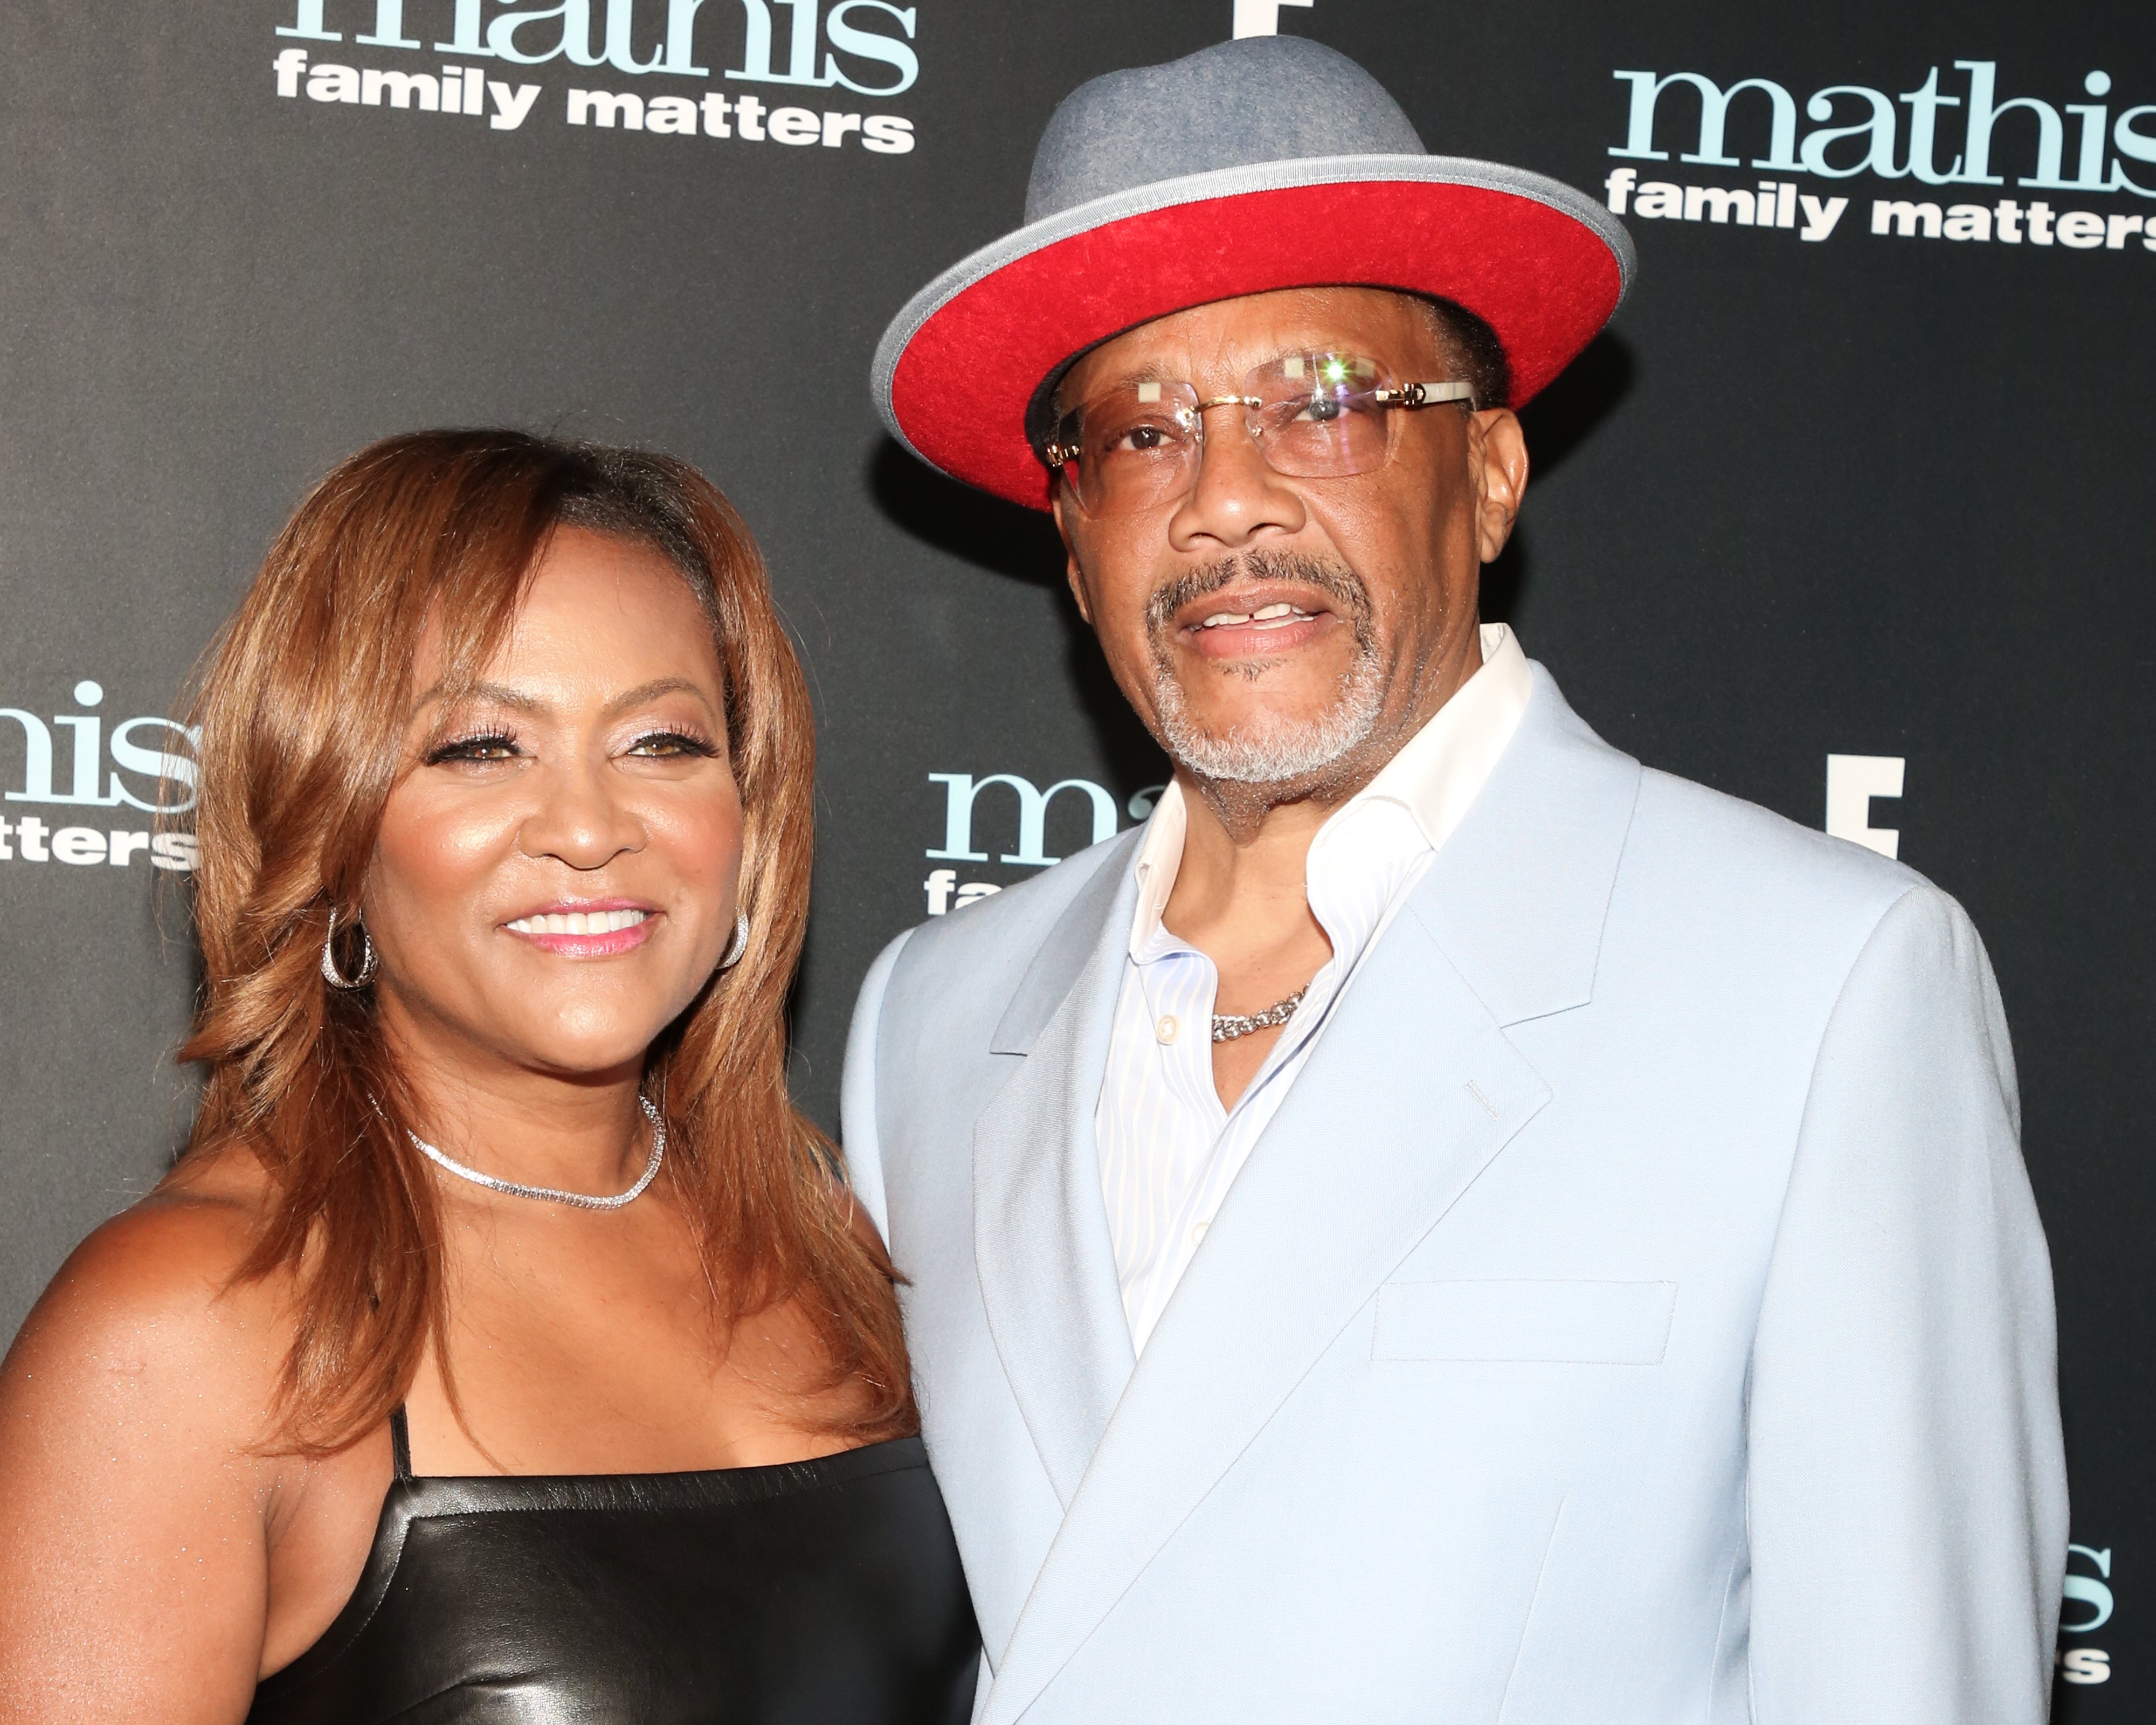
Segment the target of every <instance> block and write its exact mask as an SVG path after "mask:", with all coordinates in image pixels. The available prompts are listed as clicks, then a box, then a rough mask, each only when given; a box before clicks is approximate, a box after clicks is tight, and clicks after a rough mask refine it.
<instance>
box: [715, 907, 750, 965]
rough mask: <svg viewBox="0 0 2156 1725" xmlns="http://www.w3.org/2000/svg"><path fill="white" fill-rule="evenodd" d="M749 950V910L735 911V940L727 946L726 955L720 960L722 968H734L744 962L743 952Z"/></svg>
mask: <svg viewBox="0 0 2156 1725" xmlns="http://www.w3.org/2000/svg"><path fill="white" fill-rule="evenodd" d="M747 951H748V912H747V911H736V912H735V913H734V942H733V944H732V945H731V946H730V947H727V948H726V957H723V958H721V959H720V960H719V968H720V969H721V970H731V969H732V968H734V966H736V965H737V964H738V963H741V962H742V953H744V952H747Z"/></svg>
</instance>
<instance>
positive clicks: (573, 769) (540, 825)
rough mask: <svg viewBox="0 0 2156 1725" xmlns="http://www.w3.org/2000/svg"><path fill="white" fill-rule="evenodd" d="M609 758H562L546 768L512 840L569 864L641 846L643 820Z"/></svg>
mask: <svg viewBox="0 0 2156 1725" xmlns="http://www.w3.org/2000/svg"><path fill="white" fill-rule="evenodd" d="M626 789H627V787H626V786H625V785H624V784H622V783H620V779H619V774H617V773H615V772H614V771H613V767H612V765H611V763H610V762H587V761H578V762H573V763H569V762H564V763H562V764H561V765H559V766H557V767H556V768H554V769H553V770H552V771H550V772H548V773H546V774H545V775H544V777H543V780H542V783H541V785H540V787H539V793H540V796H539V803H538V806H537V807H536V808H535V809H533V810H532V811H531V814H528V815H527V816H526V817H525V820H524V824H523V825H522V826H521V828H520V829H518V832H517V845H518V846H519V848H520V849H521V850H523V851H524V853H525V854H526V855H527V856H550V857H553V858H556V859H557V860H560V861H562V862H565V863H567V865H569V866H570V867H571V868H572V869H581V870H586V871H589V870H594V869H602V868H604V867H605V866H606V865H607V864H608V863H610V862H612V861H613V860H614V859H615V858H616V857H618V856H620V855H624V854H625V853H627V852H629V851H634V850H642V849H643V848H644V823H643V821H642V820H641V819H639V818H638V816H637V814H636V812H635V810H634V808H632V807H631V806H630V803H629V798H627V797H626V796H625V795H624V792H625V790H626Z"/></svg>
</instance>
